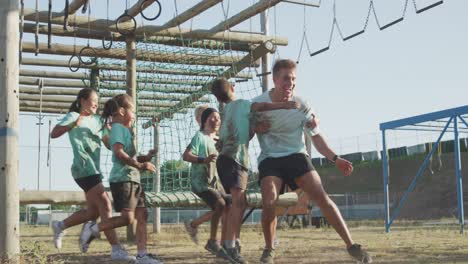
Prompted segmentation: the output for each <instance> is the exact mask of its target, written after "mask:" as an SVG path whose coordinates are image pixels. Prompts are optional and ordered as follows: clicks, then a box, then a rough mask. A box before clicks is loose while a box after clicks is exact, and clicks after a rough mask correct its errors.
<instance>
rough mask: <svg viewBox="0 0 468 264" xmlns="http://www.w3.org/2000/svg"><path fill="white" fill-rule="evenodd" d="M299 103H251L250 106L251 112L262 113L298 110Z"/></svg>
mask: <svg viewBox="0 0 468 264" xmlns="http://www.w3.org/2000/svg"><path fill="white" fill-rule="evenodd" d="M299 107H300V105H299V103H297V102H295V101H287V102H274V103H252V104H251V106H250V111H251V112H263V111H271V110H278V109H298V108H299Z"/></svg>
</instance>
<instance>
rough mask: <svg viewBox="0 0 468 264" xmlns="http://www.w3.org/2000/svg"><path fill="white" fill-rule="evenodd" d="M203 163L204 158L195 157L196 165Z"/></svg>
mask: <svg viewBox="0 0 468 264" xmlns="http://www.w3.org/2000/svg"><path fill="white" fill-rule="evenodd" d="M204 162H205V158H203V157H197V163H204Z"/></svg>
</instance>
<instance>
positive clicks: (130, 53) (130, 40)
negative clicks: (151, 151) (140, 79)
mask: <svg viewBox="0 0 468 264" xmlns="http://www.w3.org/2000/svg"><path fill="white" fill-rule="evenodd" d="M126 48H127V49H126V53H127V94H128V95H130V96H131V97H132V99H133V105H134V106H135V107H136V88H137V83H136V42H135V36H128V37H127V41H126ZM137 121H138V116H137V118H136V120H135V122H137ZM135 127H136V126H134V128H133V134H134V135H135V136H134V144H135V147H137V146H138V145H137V142H138V140H137V133H136V129H135ZM137 152H138V150H137ZM136 226H137V221H136V220H135V221H133V224H130V225H128V226H127V240H128V241H136V236H135V234H136Z"/></svg>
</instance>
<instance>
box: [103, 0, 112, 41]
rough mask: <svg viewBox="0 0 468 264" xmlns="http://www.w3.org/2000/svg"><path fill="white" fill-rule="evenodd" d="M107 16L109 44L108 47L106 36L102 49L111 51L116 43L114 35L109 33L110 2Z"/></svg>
mask: <svg viewBox="0 0 468 264" xmlns="http://www.w3.org/2000/svg"><path fill="white" fill-rule="evenodd" d="M106 14H107V19H106V29H107V31H108V33H109V44H108V45H106V36H104V37H102V48H103V49H105V50H110V49H111V48H112V43H113V42H114V35H113V34H112V32H110V31H109V0H107V9H106Z"/></svg>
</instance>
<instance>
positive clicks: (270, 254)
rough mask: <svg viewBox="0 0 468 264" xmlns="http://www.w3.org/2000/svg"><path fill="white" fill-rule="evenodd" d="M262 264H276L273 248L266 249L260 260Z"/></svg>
mask: <svg viewBox="0 0 468 264" xmlns="http://www.w3.org/2000/svg"><path fill="white" fill-rule="evenodd" d="M260 263H261V264H274V263H275V250H274V249H272V248H265V249H264V250H263V253H262V257H261V258H260Z"/></svg>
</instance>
